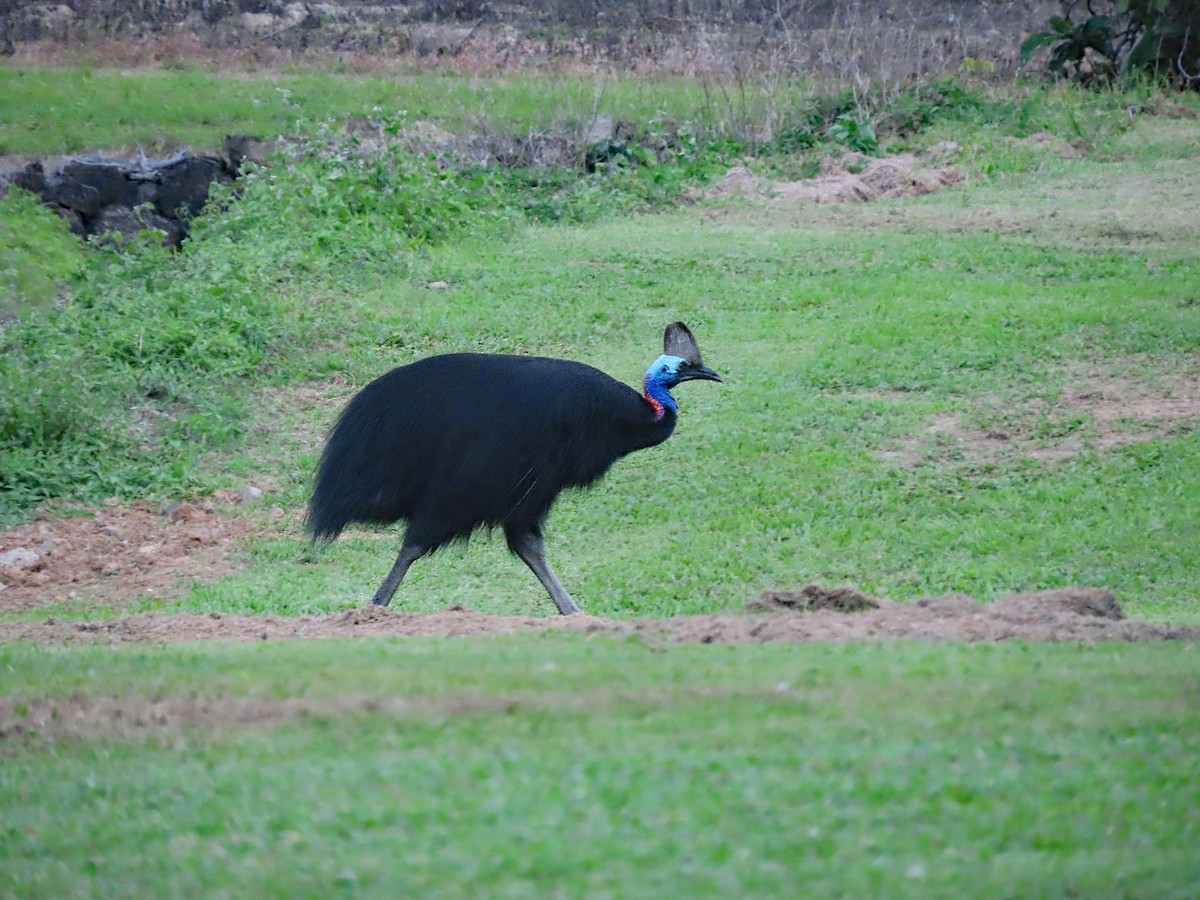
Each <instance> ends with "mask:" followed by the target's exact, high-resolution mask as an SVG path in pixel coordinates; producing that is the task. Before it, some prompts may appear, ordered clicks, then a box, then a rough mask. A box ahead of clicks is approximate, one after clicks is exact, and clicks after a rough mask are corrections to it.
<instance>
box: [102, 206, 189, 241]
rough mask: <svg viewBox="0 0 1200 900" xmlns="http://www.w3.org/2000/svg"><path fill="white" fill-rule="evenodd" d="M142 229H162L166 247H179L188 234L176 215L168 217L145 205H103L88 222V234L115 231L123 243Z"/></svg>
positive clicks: (159, 230)
mask: <svg viewBox="0 0 1200 900" xmlns="http://www.w3.org/2000/svg"><path fill="white" fill-rule="evenodd" d="M143 231H158V232H161V233H162V236H163V238H162V242H163V246H166V247H178V246H179V245H180V244H181V243H182V242H183V238H184V237H185V236H186V234H187V229H186V228H185V227H184V225H183V223H182V222H180V221H179V220H178V219H168V218H167V217H166V216H163V215H159V214H158V213H157V212H155V211H154V210H153V209H150V208H149V207H146V206H136V207H129V206H106V207H105V208H104V209H103V210H101V211H100V213H99V215H97V216H95V217H94V218H92V219H91V220H89V221H88V223H87V233H88V234H91V235H102V234H107V235H113V234H117V235H120V240H121V243H122V244H129V243H130V242H131V241H132V240H133V239H134V238H135V237H137V235H138V234H139V233H140V232H143Z"/></svg>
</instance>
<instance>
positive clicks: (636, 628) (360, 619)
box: [0, 585, 1200, 644]
mask: <svg viewBox="0 0 1200 900" xmlns="http://www.w3.org/2000/svg"><path fill="white" fill-rule="evenodd" d="M795 598H801V600H802V602H797V601H796V599H795ZM754 607H755V608H757V609H763V608H769V609H774V610H778V611H776V612H768V613H761V612H758V613H755V612H747V613H726V614H718V615H696V616H679V617H676V618H672V619H633V620H613V619H601V618H597V617H594V616H588V615H577V616H570V617H565V618H564V617H558V616H556V617H553V618H536V617H531V616H490V615H485V614H483V613H479V612H473V611H471V610H467V609H463V608H461V607H455V608H451V609H449V610H447V611H445V612H439V613H410V612H399V611H392V610H389V609H383V608H380V607H365V608H363V609H352V610H347V611H345V612H341V613H335V614H332V615H327V616H301V617H297V618H288V617H281V616H241V615H225V614H221V613H209V614H207V615H203V614H180V615H171V614H167V613H142V614H139V615H134V616H128V617H125V618H119V619H110V620H105V621H99V622H62V621H58V620H55V619H53V618H51V619H46V620H45V621H41V622H0V642H2V641H16V640H21V641H33V642H37V643H105V644H173V643H180V642H185V641H200V640H218V641H259V640H306V639H314V638H336V637H474V636H480V635H498V634H519V633H530V632H545V631H551V630H560V631H575V632H583V633H585V634H593V635H602V636H610V637H640V638H643V639H648V640H654V641H661V642H665V643H683V644H714V643H716V644H761V643H808V642H814V641H891V640H920V641H967V642H976V641H1004V640H1027V641H1088V642H1092V641H1113V640H1115V641H1134V640H1181V639H1182V640H1195V639H1196V638H1197V637H1200V629H1198V628H1175V627H1170V626H1165V625H1152V624H1148V623H1144V622H1133V621H1130V620H1128V619H1126V618H1125V615H1124V612H1123V611H1122V609H1121V607H1120V604H1118V603H1117V601H1116V599H1115V598H1114V597H1113V596H1112V594H1111V593H1110V592H1108V591H1106V590H1102V589H1097V588H1066V589H1062V590H1057V591H1044V592H1040V593H1033V594H1014V595H1012V596H1010V597H1006V598H1004V599H1002V600H999V601H997V602H995V603H991V604H982V603H978V602H976V601H975V600H973V599H971V598H970V597H967V596H965V595H961V594H955V595H948V596H945V597H934V598H928V599H924V600H919V601H917V602H915V603H896V602H894V601H891V600H883V599H876V598H870V597H866V596H865V595H862V594H860V593H859V592H857V591H854V590H853V589H849V588H832V589H826V588H821V587H819V586H817V585H809V586H808V587H806V588H804V589H803V590H802V591H800V592H797V593H794V594H793V593H790V592H767V593H766V594H764V595H763V597H762V598H760V599H759V600H758V601H755V603H754ZM797 610H801V611H797Z"/></svg>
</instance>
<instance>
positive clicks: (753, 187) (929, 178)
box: [710, 143, 963, 205]
mask: <svg viewBox="0 0 1200 900" xmlns="http://www.w3.org/2000/svg"><path fill="white" fill-rule="evenodd" d="M958 152H959V148H958V146H957V145H955V144H949V143H947V144H941V145H939V146H938V147H935V148H934V149H933V150H931V151H930V152H929V153H927V154H925V155H923V156H922V157H917V156H915V155H913V154H911V153H898V154H896V155H894V156H888V157H885V158H883V159H875V158H873V157H869V156H863V155H861V154H858V153H846V154H844V155H843V156H840V157H837V158H831V159H827V160H825V161H824V162H822V164H821V174H820V176H818V177H817V178H806V179H803V180H801V181H772V180H770V179H767V178H761V177H759V176H757V175H755V174H754V173H753V172H751V171H750V170H749V169H747V168H745V167H744V166H736V167H734V168H732V169H730V170H729V171H728V172H727V173H726V174H725V177H724V178H723V179H722V180H721V182H720V183H719V184H717V186H716V187H715V188H713V189H712V191H711V192H710V193H711V195H712V196H715V197H745V198H751V199H759V200H767V201H773V202H775V203H780V204H784V205H796V204H809V203H816V204H820V203H869V202H871V201H872V200H881V199H885V198H890V197H919V196H922V195H924V194H933V193H937V192H938V191H942V190H945V189H946V188H948V187H952V186H953V185H956V184H961V183H962V180H963V176H962V173H961V172H959V171H958V169H956V168H955V167H954V166H950V165H944V164H940V163H941V162H942V161H943V160H946V159H950V158H953V157H954V156H956V155H957V154H958Z"/></svg>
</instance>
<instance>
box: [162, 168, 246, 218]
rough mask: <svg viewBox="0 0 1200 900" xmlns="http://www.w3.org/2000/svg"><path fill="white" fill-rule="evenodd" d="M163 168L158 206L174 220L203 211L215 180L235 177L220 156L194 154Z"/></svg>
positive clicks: (225, 180)
mask: <svg viewBox="0 0 1200 900" xmlns="http://www.w3.org/2000/svg"><path fill="white" fill-rule="evenodd" d="M160 171H161V174H162V184H161V186H160V187H159V190H158V194H157V197H156V199H155V205H156V206H157V207H158V211H159V212H160V213H162V214H163V215H164V216H167V217H168V218H172V219H180V218H184V219H186V218H191V217H192V216H195V215H197V214H199V212H200V210H202V209H203V208H204V204H205V203H207V202H208V192H209V188H210V187H211V186H212V183H213V182H214V181H224V182H229V181H232V180H233V178H232V176H231V175H230V174H229V172H228V171H227V169H226V167H225V160H223V159H221V158H220V157H216V156H191V157H188V158H187V159H184V160H181V161H180V162H178V163H176V164H175V165H172V166H170V167H167V168H163V169H161V170H160Z"/></svg>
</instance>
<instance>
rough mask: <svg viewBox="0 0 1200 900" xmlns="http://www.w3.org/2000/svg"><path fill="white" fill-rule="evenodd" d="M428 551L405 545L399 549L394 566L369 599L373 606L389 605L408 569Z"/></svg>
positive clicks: (424, 548) (425, 548) (420, 547)
mask: <svg viewBox="0 0 1200 900" xmlns="http://www.w3.org/2000/svg"><path fill="white" fill-rule="evenodd" d="M428 550H429V548H428V547H422V546H421V545H419V544H405V545H404V546H403V547H401V548H400V555H399V556H397V557H396V564H395V565H394V566H392V571H390V572H388V577H387V578H385V579H384V580H383V584H381V585H380V586H379V590H377V591H376V592H375V596H374V597H372V598H371V603H372V604H373V605H374V606H387V605H388V604H389V603H391V602H392V596H393V595H394V594H395V593H396V588H398V587H400V582H402V581H403V580H404V576H405V575H406V574H408V567H409V566H411V565H412V564H413V563H415V562H416V561H417V560H418V559H420V558H421V557H422V556H424V555H425V554H426V552H427V551H428Z"/></svg>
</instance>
